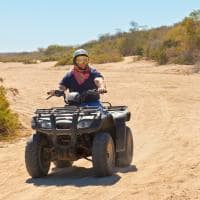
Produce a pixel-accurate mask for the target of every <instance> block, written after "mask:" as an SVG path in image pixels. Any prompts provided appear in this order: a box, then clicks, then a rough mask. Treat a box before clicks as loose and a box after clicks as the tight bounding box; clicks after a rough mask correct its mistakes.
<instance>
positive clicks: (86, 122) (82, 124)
mask: <svg viewBox="0 0 200 200" xmlns="http://www.w3.org/2000/svg"><path fill="white" fill-rule="evenodd" d="M91 124H92V120H90V119H83V120H80V121H79V122H78V124H77V128H78V129H80V128H88V127H90V126H91Z"/></svg>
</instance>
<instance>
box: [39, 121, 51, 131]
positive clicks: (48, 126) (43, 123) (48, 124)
mask: <svg viewBox="0 0 200 200" xmlns="http://www.w3.org/2000/svg"><path fill="white" fill-rule="evenodd" d="M40 126H41V128H44V129H51V128H52V125H51V122H50V121H47V120H42V121H41V122H40Z"/></svg>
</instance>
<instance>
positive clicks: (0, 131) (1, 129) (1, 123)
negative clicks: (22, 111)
mask: <svg viewBox="0 0 200 200" xmlns="http://www.w3.org/2000/svg"><path fill="white" fill-rule="evenodd" d="M5 95H6V90H5V88H4V87H3V86H1V87H0V136H1V137H2V136H12V135H14V134H15V133H16V130H17V128H19V121H18V116H17V114H15V113H13V112H12V111H11V110H10V108H9V103H8V101H7V99H6V96H5ZM1 137H0V138H1Z"/></svg>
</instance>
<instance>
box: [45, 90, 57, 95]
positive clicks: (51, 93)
mask: <svg viewBox="0 0 200 200" xmlns="http://www.w3.org/2000/svg"><path fill="white" fill-rule="evenodd" d="M55 91H56V90H50V91H48V92H47V94H48V95H50V96H55Z"/></svg>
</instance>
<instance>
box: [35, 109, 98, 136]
mask: <svg viewBox="0 0 200 200" xmlns="http://www.w3.org/2000/svg"><path fill="white" fill-rule="evenodd" d="M100 111H101V109H100V108H99V107H97V106H94V107H93V106H88V107H86V106H85V107H75V106H66V107H64V108H63V107H54V108H51V109H37V110H36V112H35V114H36V115H35V116H34V121H35V124H36V129H37V130H39V131H41V132H44V133H48V134H51V133H53V134H58V135H59V134H60V135H63V134H65V135H66V134H72V133H73V132H76V133H77V123H78V119H79V116H85V115H87V116H94V119H95V117H96V116H97V113H98V112H100ZM67 118H68V119H70V120H71V121H72V123H71V125H70V129H58V128H57V127H56V121H57V120H62V119H63V120H65V119H67ZM40 120H47V121H49V122H50V123H51V128H49V129H48V128H41V127H40V126H39V125H40V123H39V121H40Z"/></svg>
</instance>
